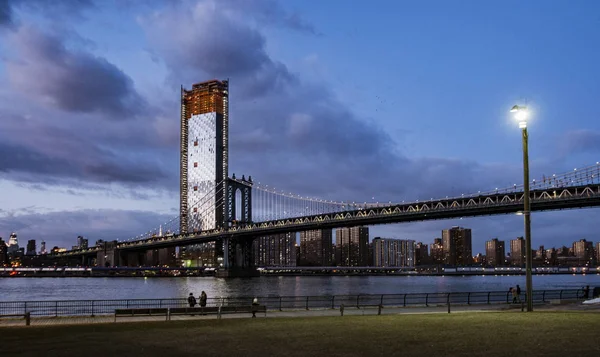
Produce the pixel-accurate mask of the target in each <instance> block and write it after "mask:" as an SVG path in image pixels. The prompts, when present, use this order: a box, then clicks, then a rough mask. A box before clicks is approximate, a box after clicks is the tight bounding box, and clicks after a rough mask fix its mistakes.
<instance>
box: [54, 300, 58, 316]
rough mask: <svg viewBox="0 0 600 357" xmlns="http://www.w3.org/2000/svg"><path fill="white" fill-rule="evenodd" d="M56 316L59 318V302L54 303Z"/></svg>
mask: <svg viewBox="0 0 600 357" xmlns="http://www.w3.org/2000/svg"><path fill="white" fill-rule="evenodd" d="M54 316H55V317H58V301H55V302H54Z"/></svg>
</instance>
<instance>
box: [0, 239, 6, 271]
mask: <svg viewBox="0 0 600 357" xmlns="http://www.w3.org/2000/svg"><path fill="white" fill-rule="evenodd" d="M7 263H8V247H7V246H6V242H4V241H3V240H2V237H0V267H1V266H4V265H5V264H7Z"/></svg>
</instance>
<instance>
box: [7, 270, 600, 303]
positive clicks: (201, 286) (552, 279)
mask: <svg viewBox="0 0 600 357" xmlns="http://www.w3.org/2000/svg"><path fill="white" fill-rule="evenodd" d="M517 284H520V285H521V287H522V288H523V289H524V287H525V276H489V275H488V276H299V277H295V276H263V277H257V278H247V279H217V278H214V277H188V278H0V301H24V300H26V301H34V300H38V301H39V300H105V299H158V298H177V297H186V296H187V295H188V294H189V293H190V292H192V293H194V295H196V296H197V295H199V294H200V292H201V291H202V290H204V291H206V293H207V294H208V296H209V297H225V296H231V297H235V296H306V295H311V296H314V295H346V294H347V295H351V294H402V293H428V292H431V293H434V292H468V291H506V290H508V288H509V287H510V286H516V285H517ZM586 285H589V286H590V287H591V288H593V287H600V275H598V274H587V275H534V276H533V287H534V290H543V289H580V288H582V287H584V286H586Z"/></svg>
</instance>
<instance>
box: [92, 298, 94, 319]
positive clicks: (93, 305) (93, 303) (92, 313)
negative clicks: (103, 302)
mask: <svg viewBox="0 0 600 357" xmlns="http://www.w3.org/2000/svg"><path fill="white" fill-rule="evenodd" d="M92 317H94V300H92Z"/></svg>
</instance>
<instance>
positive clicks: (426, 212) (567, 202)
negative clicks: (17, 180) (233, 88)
mask: <svg viewBox="0 0 600 357" xmlns="http://www.w3.org/2000/svg"><path fill="white" fill-rule="evenodd" d="M523 196H524V195H523V192H522V191H519V192H504V193H502V192H497V193H496V192H494V193H488V194H481V195H470V196H464V197H459V198H447V199H439V200H431V201H423V202H411V203H400V204H392V205H381V206H372V207H368V208H362V209H357V210H349V211H344V212H338V213H324V214H319V215H312V216H306V217H299V218H286V219H279V220H273V221H266V222H259V223H253V224H248V225H245V226H238V227H230V228H228V229H226V230H211V231H203V232H198V233H187V234H178V235H173V236H163V237H152V238H148V239H142V240H137V241H131V242H120V243H118V248H119V250H146V249H158V248H165V247H173V246H186V245H191V244H198V243H204V242H211V241H216V240H219V239H222V238H225V237H230V238H245V237H257V236H266V235H270V234H278V233H290V232H301V231H306V230H312V229H327V228H342V227H355V226H361V225H377V224H390V223H402V222H416V221H428V220H438V219H450V218H459V217H477V216H490V215H499V214H515V213H518V212H519V211H521V210H522V209H523ZM530 196H531V210H532V211H552V210H562V209H574V208H588V207H597V206H600V183H595V184H587V185H581V186H571V187H560V188H558V187H553V188H543V189H534V190H532V191H531V192H530ZM97 251H98V248H95V247H93V248H90V249H85V250H73V251H67V252H62V253H57V254H56V256H57V257H65V256H74V255H92V254H96V252H97Z"/></svg>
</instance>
